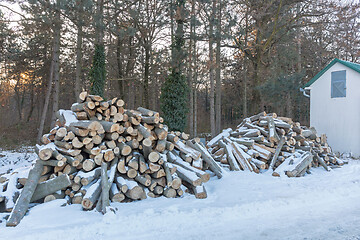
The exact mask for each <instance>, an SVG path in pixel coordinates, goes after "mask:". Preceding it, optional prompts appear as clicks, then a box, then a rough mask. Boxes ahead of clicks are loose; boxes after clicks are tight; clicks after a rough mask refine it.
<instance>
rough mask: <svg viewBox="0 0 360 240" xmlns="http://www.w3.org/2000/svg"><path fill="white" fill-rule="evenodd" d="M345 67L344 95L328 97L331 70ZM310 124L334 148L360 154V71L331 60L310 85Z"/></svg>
mask: <svg viewBox="0 0 360 240" xmlns="http://www.w3.org/2000/svg"><path fill="white" fill-rule="evenodd" d="M340 70H346V97H345V98H331V72H333V71H340ZM310 89H311V91H310V125H311V126H313V127H315V128H316V130H317V132H318V133H319V134H322V133H325V134H326V135H327V137H328V143H329V145H330V146H331V147H332V149H333V150H334V151H339V152H352V153H353V154H354V155H355V156H356V157H359V156H360V73H358V72H356V71H354V70H352V69H351V68H348V67H346V66H344V65H342V64H341V63H335V64H334V65H333V66H332V67H331V68H330V69H328V70H327V71H326V72H325V73H324V74H323V75H322V76H321V77H320V78H319V79H317V80H316V81H315V82H314V83H313V84H312V85H311V86H310Z"/></svg>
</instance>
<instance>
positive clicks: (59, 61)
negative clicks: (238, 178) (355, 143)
mask: <svg viewBox="0 0 360 240" xmlns="http://www.w3.org/2000/svg"><path fill="white" fill-rule="evenodd" d="M359 7H360V3H359V2H358V1H333V0H317V1H312V0H277V1H274V0H188V1H185V0H36V1H35V0H18V1H16V0H2V1H0V104H1V108H0V146H8V145H15V144H22V143H24V144H33V143H35V142H36V141H37V140H38V139H39V138H38V135H39V136H41V135H40V134H41V133H45V132H48V130H49V129H50V128H51V127H52V125H53V123H54V120H55V119H56V116H55V113H56V112H57V111H58V110H59V109H70V107H71V104H72V103H73V102H76V100H77V97H78V96H79V93H80V92H82V91H83V90H91V91H95V92H97V93H99V94H100V95H103V97H104V98H105V99H110V98H112V97H120V98H122V99H123V100H124V101H125V103H126V108H128V109H135V108H137V107H139V106H142V107H144V108H148V109H152V110H155V111H159V112H161V113H163V112H166V111H169V106H170V105H169V104H167V103H166V101H162V100H161V96H164V95H166V94H165V92H167V95H168V97H172V96H171V95H176V94H179V92H180V93H181V94H180V95H182V97H183V98H182V100H181V101H180V102H179V103H178V104H179V105H181V107H183V110H182V114H183V115H184V116H185V117H184V119H183V120H184V121H182V122H181V123H178V124H180V125H181V126H180V129H181V130H185V131H186V132H188V133H190V135H191V136H199V135H201V134H211V135H212V136H214V135H215V134H217V133H219V132H220V131H221V130H222V129H224V128H226V127H234V126H236V125H237V124H239V123H240V121H241V119H243V118H244V117H247V116H251V115H254V114H257V113H258V112H260V111H266V112H276V113H278V114H279V115H283V116H287V117H291V118H293V119H294V120H296V121H299V122H301V123H302V124H306V125H308V124H309V98H307V97H306V96H305V95H306V94H304V93H303V92H302V91H301V89H302V86H303V85H304V84H305V83H306V82H308V81H309V80H310V79H311V78H312V77H314V76H315V75H316V74H317V73H318V72H319V71H320V70H321V69H322V68H323V67H325V66H326V65H327V64H328V63H329V62H330V61H331V60H332V59H333V58H339V59H343V60H347V61H352V62H357V63H360V30H359V29H360V8H359ZM99 65H101V66H103V70H101V71H98V68H97V66H99ZM174 78H179V79H181V81H182V83H184V84H183V85H182V86H180V88H183V89H179V87H177V85H176V84H174V81H173V82H172V79H174ZM175 82H176V81H175ZM174 88H175V89H174ZM175 105H176V104H175ZM170 110H172V109H170ZM165 115H166V114H165ZM185 120H186V121H185ZM165 121H166V119H165ZM170 126H171V124H170ZM38 133H40V134H38Z"/></svg>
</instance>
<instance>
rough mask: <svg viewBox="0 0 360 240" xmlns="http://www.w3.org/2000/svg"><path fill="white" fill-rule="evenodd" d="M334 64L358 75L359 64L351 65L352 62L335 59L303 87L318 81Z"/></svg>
mask: <svg viewBox="0 0 360 240" xmlns="http://www.w3.org/2000/svg"><path fill="white" fill-rule="evenodd" d="M335 63H341V64H343V65H345V66H346V67H349V68H351V69H352V70H354V71H356V72H358V73H360V64H358V63H353V62H348V61H344V60H340V59H337V58H335V59H334V60H332V61H331V62H330V63H329V64H328V65H327V66H326V67H325V68H324V69H323V70H321V71H320V72H319V73H318V74H316V75H315V77H313V78H312V79H311V80H310V81H308V82H307V83H306V84H305V85H304V88H305V87H310V85H311V84H313V83H314V82H315V81H316V80H318V79H319V78H320V77H321V76H322V75H323V74H324V73H325V72H326V71H327V70H328V69H329V68H331V67H332V66H333V65H334V64H335Z"/></svg>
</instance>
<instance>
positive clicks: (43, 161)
mask: <svg viewBox="0 0 360 240" xmlns="http://www.w3.org/2000/svg"><path fill="white" fill-rule="evenodd" d="M57 118H58V119H57V121H56V126H55V127H54V128H53V129H52V130H51V131H50V133H48V134H45V135H44V136H43V141H42V142H43V143H44V145H42V146H40V145H37V146H36V153H37V154H38V156H39V159H38V160H37V161H36V164H35V167H34V169H33V170H31V172H30V174H29V176H20V175H14V176H13V178H12V179H11V180H10V179H4V182H5V184H7V185H9V186H10V185H11V186H14V188H16V187H15V186H19V189H17V188H16V189H17V190H16V191H15V192H16V193H20V192H22V193H24V194H25V193H26V194H27V195H26V196H25V195H24V194H20V197H19V200H18V201H17V202H16V205H15V207H14V208H13V214H12V216H11V217H10V219H9V223H8V225H9V226H14V225H17V224H18V223H19V221H20V220H21V218H22V217H23V216H24V214H25V212H26V210H27V207H28V205H29V203H30V202H34V201H35V202H37V203H39V202H46V201H51V200H54V199H58V198H66V199H67V200H68V202H69V203H70V204H71V203H73V204H81V205H82V208H83V209H84V210H91V209H94V208H96V209H97V210H99V211H100V212H102V213H105V212H106V209H107V207H108V206H109V203H110V201H111V202H129V201H136V200H141V199H144V198H146V197H147V196H149V197H160V196H165V197H168V198H173V197H181V196H182V195H183V194H184V189H185V188H184V187H185V186H187V187H188V188H189V189H188V192H191V193H193V194H195V196H196V197H198V198H204V197H206V191H204V190H201V189H203V188H202V187H201V189H200V188H199V187H198V186H203V184H204V183H205V182H207V181H208V180H209V179H210V175H211V174H209V172H206V170H210V171H213V172H214V173H215V175H217V176H218V177H219V178H220V177H222V175H223V173H224V169H223V168H222V167H221V166H220V165H219V164H218V163H217V162H215V160H214V159H213V157H212V156H211V154H210V153H209V152H208V151H207V150H206V147H205V146H203V145H201V144H199V140H198V139H194V140H191V139H189V135H188V134H186V133H182V132H179V131H170V130H169V129H168V127H167V126H166V125H165V124H163V121H164V120H163V118H161V117H160V115H159V113H157V112H156V111H152V110H149V109H145V108H141V107H139V108H138V109H137V110H129V109H125V108H124V102H123V101H122V100H121V99H118V98H113V99H112V100H109V101H104V100H103V99H102V98H101V97H99V96H95V95H89V94H88V93H86V92H82V93H81V94H80V96H79V102H77V103H74V104H73V105H72V107H71V110H59V111H58V113H57ZM248 142H251V141H248ZM184 159H185V160H186V161H185V160H184ZM9 181H10V182H9ZM21 188H23V189H21ZM9 189H10V188H9ZM21 190H22V191H21ZM1 197H2V196H1ZM15 197H18V195H17V196H15V195H14V199H15ZM0 200H1V201H5V200H6V199H5V198H3V197H2V199H0ZM8 209H10V208H8ZM19 209H20V210H19Z"/></svg>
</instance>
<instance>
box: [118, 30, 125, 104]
mask: <svg viewBox="0 0 360 240" xmlns="http://www.w3.org/2000/svg"><path fill="white" fill-rule="evenodd" d="M121 49H122V39H121V37H120V36H118V37H117V46H116V61H117V67H118V78H119V79H118V85H119V96H120V98H121V99H124V93H125V89H124V73H123V66H122V59H121Z"/></svg>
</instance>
